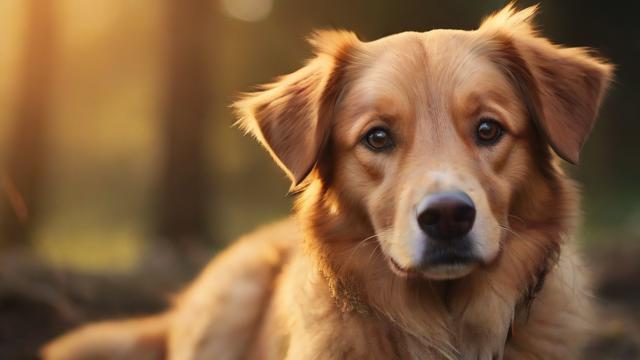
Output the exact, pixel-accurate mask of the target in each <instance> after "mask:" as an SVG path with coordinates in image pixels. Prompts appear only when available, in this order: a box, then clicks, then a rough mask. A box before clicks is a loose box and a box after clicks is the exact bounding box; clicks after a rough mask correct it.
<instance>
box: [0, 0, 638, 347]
mask: <svg viewBox="0 0 640 360" xmlns="http://www.w3.org/2000/svg"><path fill="white" fill-rule="evenodd" d="M533 3H534V2H532V1H519V2H517V4H518V6H519V7H524V6H527V5H531V4H533ZM505 4H506V1H498V0H483V1H464V0H403V1H391V0H353V1H339V0H324V1H313V0H305V1H301V0H162V1H156V0H137V1H127V0H92V1H85V0H56V1H53V0H0V359H29V358H34V357H35V354H36V350H37V348H38V346H40V345H41V344H42V343H43V342H44V341H46V340H49V339H51V338H52V337H53V336H55V335H57V334H59V333H61V332H62V331H64V330H67V329H69V328H72V327H74V326H77V325H79V324H82V323H84V322H87V321H93V320H96V319H104V318H116V317H125V316H130V315H138V314H146V313H150V312H155V311H159V310H162V309H163V308H165V307H166V306H167V304H168V302H169V301H170V298H171V294H172V293H175V292H177V291H179V289H180V288H181V287H182V286H184V284H185V283H186V281H188V280H189V279H190V278H192V277H193V276H194V274H195V273H197V271H198V270H199V269H200V268H201V267H202V266H203V265H204V264H205V263H206V261H207V260H208V259H210V258H211V257H212V256H213V255H214V254H215V253H216V251H218V250H219V249H220V248H222V247H224V246H225V245H227V244H228V243H229V242H230V241H232V240H233V239H234V238H236V237H237V236H239V235H240V234H242V233H244V232H247V231H250V230H251V229H253V228H255V227H256V226H257V225H259V224H262V223H266V222H269V221H272V220H275V219H277V218H280V217H283V216H285V215H286V214H287V213H288V212H289V211H290V207H291V198H287V197H286V196H285V195H286V192H287V189H288V187H289V183H288V181H287V179H286V178H285V176H284V175H283V174H282V173H281V172H280V171H279V170H278V169H277V168H276V166H275V165H274V164H272V162H271V160H270V159H269V157H268V155H267V154H266V153H265V152H264V151H263V150H262V149H261V148H260V147H259V146H258V145H257V144H256V143H254V141H253V140H252V139H250V138H248V137H244V136H243V135H242V134H241V132H240V131H238V130H237V129H235V128H233V127H232V126H231V125H232V123H233V121H234V119H233V116H232V114H231V111H230V109H229V106H228V105H229V104H230V103H231V102H232V101H233V99H234V98H235V96H236V94H238V92H241V91H248V90H251V89H253V85H256V84H261V83H265V82H268V81H270V80H271V79H272V78H273V77H274V76H276V75H280V74H284V73H287V72H291V71H293V70H295V69H297V68H298V67H299V66H301V64H302V63H303V61H304V60H305V59H306V58H308V57H309V56H310V52H309V48H308V46H307V44H306V43H305V37H306V36H307V35H308V34H309V33H310V32H311V31H312V30H313V29H317V28H345V29H349V30H353V31H355V32H356V33H357V34H358V35H359V37H360V38H361V39H363V40H373V39H376V38H379V37H382V36H385V35H389V34H392V33H396V32H400V31H405V30H416V31H426V30H429V29H433V28H461V29H473V28H475V27H476V26H477V25H478V24H479V23H480V20H481V18H482V17H484V16H485V15H487V14H489V13H490V12H493V11H495V10H497V9H499V8H501V7H502V6H504V5H505ZM634 7H637V5H635V3H633V2H624V1H617V2H616V1H607V2H603V1H585V0H565V1H562V2H560V1H542V2H541V11H540V14H539V16H538V24H540V26H541V28H542V30H543V33H544V34H545V35H547V36H548V37H550V38H551V39H553V40H554V41H555V42H558V43H562V44H566V45H573V46H588V47H593V48H596V49H598V50H599V52H600V53H601V54H602V55H603V56H605V57H607V58H609V59H611V60H612V61H613V62H614V63H615V64H616V65H617V67H618V70H617V76H616V79H617V81H616V83H615V84H614V86H613V88H612V90H611V92H610V95H609V96H608V98H607V100H606V103H605V105H604V108H603V110H602V112H601V116H600V120H599V122H598V124H597V125H596V128H595V131H594V133H593V135H592V137H591V138H590V140H589V142H588V143H587V145H586V148H585V150H584V153H583V156H582V159H581V164H580V166H579V167H576V168H569V171H570V172H571V173H573V174H574V175H575V176H576V177H577V178H578V179H579V180H580V182H581V183H582V184H583V185H584V195H585V198H584V204H583V205H584V210H585V219H584V224H583V227H582V229H581V234H580V235H581V236H580V243H581V245H583V248H584V251H585V252H586V254H587V256H588V258H589V267H591V268H592V269H594V271H595V272H596V275H597V277H596V278H597V281H596V286H597V296H598V297H599V298H600V300H601V302H602V303H603V305H604V306H603V313H604V320H603V322H602V323H601V324H600V325H601V326H600V328H599V330H598V335H597V337H596V338H595V339H594V341H593V343H592V344H591V345H590V348H589V351H588V352H587V354H586V355H585V358H590V359H602V358H607V359H638V358H640V287H639V285H638V284H639V283H638V279H639V278H640V261H638V260H637V259H638V258H639V257H640V246H639V243H640V242H639V241H638V240H640V189H638V185H640V160H639V157H640V145H639V143H638V134H640V118H639V115H640V109H639V107H638V106H639V103H640V101H639V100H640V69H639V66H638V64H640V27H638V23H637V20H636V14H637V11H638V10H639V9H638V8H634Z"/></svg>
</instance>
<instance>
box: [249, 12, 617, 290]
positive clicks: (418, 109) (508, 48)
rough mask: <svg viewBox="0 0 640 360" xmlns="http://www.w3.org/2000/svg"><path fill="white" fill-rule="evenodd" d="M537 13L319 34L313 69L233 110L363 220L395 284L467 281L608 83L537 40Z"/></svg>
mask: <svg viewBox="0 0 640 360" xmlns="http://www.w3.org/2000/svg"><path fill="white" fill-rule="evenodd" d="M533 12H534V10H533V9H527V10H524V11H522V12H519V13H515V12H513V10H512V9H511V8H507V9H505V10H503V11H502V12H500V13H498V14H497V15H495V16H494V17H492V18H490V19H489V20H487V21H486V22H485V23H484V24H483V25H482V26H481V28H480V29H479V30H476V31H458V30H434V31H430V32H426V33H402V34H397V35H392V36H389V37H386V38H383V39H380V40H377V41H373V42H369V43H362V42H360V41H358V40H357V39H356V38H355V37H354V36H353V35H350V34H346V33H335V32H334V33H324V34H321V35H319V36H318V37H317V38H316V39H315V41H314V42H315V43H316V46H317V48H318V57H317V58H316V59H314V60H313V61H311V62H310V63H309V64H308V65H307V66H306V67H305V68H303V69H301V70H299V71H298V72H296V73H293V74H291V75H289V76H287V77H284V78H283V79H282V80H280V81H279V82H278V83H276V84H274V85H273V86H272V87H270V88H268V89H267V90H265V91H264V92H262V93H259V94H257V95H253V96H250V97H248V98H247V99H245V100H242V101H241V102H239V104H238V107H239V108H240V110H241V111H242V112H243V116H244V121H245V124H244V125H245V126H246V127H247V128H248V129H249V130H250V131H253V132H254V134H256V135H257V136H258V137H259V139H260V140H261V141H263V143H264V144H266V145H267V147H268V149H269V150H270V151H271V152H272V154H273V155H274V158H275V159H276V161H277V162H278V163H279V164H280V165H281V166H282V167H283V168H284V169H285V170H286V171H287V173H288V174H289V175H290V176H291V177H292V179H293V180H294V182H296V183H300V182H301V181H302V180H303V179H305V177H307V176H308V174H309V173H310V172H311V173H312V174H313V175H312V179H310V180H309V181H319V182H322V183H323V185H324V186H325V187H327V189H328V190H330V191H331V192H332V194H334V195H335V196H332V197H327V198H328V199H329V198H332V199H337V200H335V201H334V202H335V203H333V204H331V205H330V206H329V207H330V208H331V209H332V211H335V212H340V211H350V212H354V211H358V212H360V213H362V214H363V216H364V217H366V218H367V220H368V222H369V223H370V226H371V227H372V229H373V232H374V235H375V237H376V238H377V241H378V242H379V243H380V246H381V248H382V251H383V253H384V255H385V256H386V258H387V259H388V262H389V266H390V267H391V269H392V270H393V271H395V272H396V273H397V274H399V275H401V276H406V275H412V276H413V275H420V276H426V277H428V278H432V279H452V278H458V277H461V276H464V275H466V274H468V273H469V272H471V271H472V270H473V269H474V268H476V267H477V266H479V265H486V264H490V263H491V262H492V261H493V260H494V259H495V258H496V257H497V256H498V254H499V252H500V249H501V243H502V242H503V241H504V240H503V237H504V236H505V234H506V231H508V223H509V218H510V216H514V211H515V210H514V209H516V208H517V207H518V202H519V201H522V196H521V194H522V193H523V192H525V191H531V184H532V183H538V182H539V181H538V182H537V181H535V180H536V179H541V178H544V177H545V176H546V174H545V169H547V168H549V167H550V166H553V164H552V162H553V160H554V156H552V155H551V152H550V150H549V149H550V148H553V149H554V150H555V152H556V153H557V154H558V155H559V156H561V157H562V158H564V159H566V160H568V161H571V162H576V161H577V157H578V154H579V151H580V148H581V146H582V144H583V142H584V140H585V138H586V136H587V134H588V132H589V131H590V129H591V127H592V125H593V121H594V119H595V115H596V113H597V108H598V106H599V103H600V98H601V96H602V93H603V91H604V88H605V87H606V83H607V81H608V79H609V76H610V71H611V70H610V66H609V65H606V64H604V63H603V62H601V61H599V60H597V59H595V58H593V57H591V56H589V55H587V54H586V53H585V52H583V51H580V50H575V49H562V48H559V47H557V46H554V45H552V44H551V43H549V42H548V41H546V40H545V39H543V38H540V37H538V36H537V35H535V34H534V33H533V31H532V30H531V28H530V25H529V23H528V19H529V17H531V16H532V14H533ZM314 168H318V170H317V171H313V170H314ZM542 182H544V181H542ZM535 191H545V189H544V187H536V188H535ZM541 195H542V194H541ZM327 201H331V200H327ZM346 209H348V210H346Z"/></svg>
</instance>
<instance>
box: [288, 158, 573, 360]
mask: <svg viewBox="0 0 640 360" xmlns="http://www.w3.org/2000/svg"><path fill="white" fill-rule="evenodd" d="M544 173H545V175H541V176H545V177H546V181H544V182H537V183H538V184H544V186H545V188H544V189H534V188H529V189H523V191H522V192H521V194H519V196H520V197H521V199H519V200H515V201H514V202H513V203H514V205H513V207H512V211H511V213H510V216H509V227H508V229H507V232H506V234H505V237H504V239H503V243H502V250H503V251H502V253H501V255H500V256H499V257H498V258H497V259H496V260H495V261H494V262H493V263H491V264H488V265H485V266H483V267H482V268H480V269H478V270H476V271H475V272H474V273H472V274H470V275H468V276H467V277H464V278H462V279H458V280H451V281H430V280H426V279H418V278H415V279H402V278H400V277H398V276H397V275H395V274H393V273H392V271H391V270H390V269H389V267H388V265H387V261H386V258H385V256H384V255H383V254H382V251H381V250H380V247H379V245H378V242H377V239H376V234H375V231H374V230H373V227H372V225H371V224H370V222H369V221H368V218H367V216H366V215H365V214H363V213H362V212H361V211H354V209H353V208H348V207H347V206H348V205H346V204H343V203H341V202H340V199H339V198H338V197H337V195H336V194H335V193H334V192H333V191H332V189H331V188H330V187H328V186H326V185H325V184H323V182H322V181H321V180H320V179H319V178H316V179H312V181H310V183H309V184H308V186H307V188H306V189H305V190H304V192H303V194H302V195H301V199H300V201H299V202H298V205H299V206H298V212H299V213H300V214H301V215H302V216H300V218H301V219H305V221H306V222H305V223H303V224H302V225H303V228H304V230H305V251H306V252H307V255H308V256H310V257H311V259H313V260H314V261H315V266H316V268H317V270H318V271H319V272H320V274H321V275H322V277H323V278H324V279H325V280H326V283H327V286H328V288H329V290H330V293H331V296H332V298H333V299H334V301H335V304H336V307H337V310H338V311H341V312H348V313H355V314H358V316H362V317H376V318H378V319H380V318H382V319H385V321H386V323H387V324H388V325H389V326H390V327H391V328H392V329H394V331H398V332H400V333H401V334H403V335H404V336H405V338H408V339H410V340H409V341H414V342H416V341H417V342H418V343H419V345H420V346H423V347H426V348H430V349H432V350H433V353H435V354H438V353H439V354H441V355H443V356H444V357H455V355H454V354H455V353H456V350H455V346H456V345H455V344H456V343H457V342H459V341H460V340H459V339H457V338H456V332H457V330H458V328H459V325H458V324H457V323H458V320H459V319H460V318H461V317H463V315H464V313H465V312H466V311H467V308H468V307H469V305H470V304H471V302H473V301H474V300H475V299H476V297H478V296H482V294H483V293H484V292H495V293H496V294H497V297H498V298H500V299H504V301H505V302H507V303H508V304H507V306H510V307H511V308H512V309H513V311H514V317H515V318H517V319H524V321H526V318H527V316H526V312H527V311H529V308H530V304H531V302H532V301H533V300H534V299H535V295H536V293H537V292H538V291H540V290H541V288H542V287H543V284H544V277H545V276H546V274H547V273H548V272H549V271H551V270H552V268H553V267H554V266H555V265H556V263H557V261H558V257H559V253H560V248H561V244H562V242H563V241H564V240H565V239H566V238H567V237H568V236H569V234H570V232H571V230H572V229H573V227H574V226H573V224H574V217H575V216H574V215H575V214H576V213H577V200H576V199H577V190H576V187H575V185H574V183H573V182H572V181H571V180H569V179H567V178H566V177H565V176H564V174H563V172H562V170H561V169H560V168H559V167H558V166H556V165H553V164H551V166H550V167H549V168H548V169H545V172H544ZM533 183H535V182H532V184H533ZM531 186H533V185H531ZM561 214H563V215H562V216H561ZM566 214H569V215H568V216H567V215H566ZM525 257H526V258H528V259H527V261H524V258H525ZM531 259H533V260H534V261H531ZM504 267H508V268H509V270H508V271H505V270H504ZM500 268H502V269H500ZM498 269H500V271H499V270H498ZM478 284H483V285H484V286H480V285H478ZM486 284H489V286H486ZM513 289H517V290H515V291H517V292H515V293H514V292H513V291H514V290H513Z"/></svg>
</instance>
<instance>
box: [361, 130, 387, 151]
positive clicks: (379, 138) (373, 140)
mask: <svg viewBox="0 0 640 360" xmlns="http://www.w3.org/2000/svg"><path fill="white" fill-rule="evenodd" d="M362 142H363V143H364V144H365V145H366V146H367V147H368V148H369V149H371V150H373V151H378V152H379V151H385V150H388V149H390V148H392V147H393V145H394V144H393V139H392V138H391V133H390V132H389V130H388V129H385V128H380V127H375V128H373V129H371V130H369V131H367V133H366V134H365V135H364V137H363V138H362Z"/></svg>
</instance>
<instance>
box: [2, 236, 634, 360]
mask: <svg viewBox="0 0 640 360" xmlns="http://www.w3.org/2000/svg"><path fill="white" fill-rule="evenodd" d="M590 249H591V250H590V251H589V253H588V256H587V258H588V264H591V265H592V266H591V267H592V268H593V269H594V270H595V273H596V279H595V280H596V296H597V298H598V301H599V302H600V304H601V311H602V320H601V321H600V322H599V324H598V329H597V334H596V336H595V337H594V339H593V341H592V342H591V343H590V344H589V346H588V348H587V349H586V351H585V353H584V357H583V358H584V359H587V360H595V359H620V360H624V359H640V286H639V283H638V279H640V261H638V258H640V244H639V245H630V244H629V243H625V244H624V245H607V246H604V245H602V246H600V245H598V246H592V247H590ZM150 258H152V259H153V260H151V261H148V262H147V263H146V264H145V266H142V267H141V269H145V270H141V271H139V272H137V273H135V274H121V275H89V274H86V273H82V274H80V273H74V272H72V271H64V270H60V269H56V268H52V267H51V266H46V265H43V264H42V263H41V262H39V261H36V260H35V259H33V257H32V256H31V255H29V254H28V253H21V252H19V251H14V252H11V253H8V254H5V255H4V256H1V257H0V359H35V358H37V349H38V348H39V347H40V346H41V345H42V344H43V343H44V342H46V341H48V340H50V339H51V338H53V337H54V336H55V335H58V334H60V333H62V332H63V331H65V330H68V329H71V328H73V327H75V326H77V325H79V324H82V323H85V322H89V321H94V320H99V319H107V318H122V317H127V316H131V315H144V314H151V313H156V312H158V311H161V310H162V309H164V308H166V307H167V306H168V304H169V302H170V298H171V294H172V293H175V292H176V291H178V290H179V289H180V287H181V286H182V285H183V284H184V283H185V282H186V281H188V279H189V277H190V276H191V275H190V274H191V273H193V272H194V271H193V270H187V271H182V272H180V273H177V272H176V271H175V269H177V268H184V266H182V265H181V264H179V263H178V262H177V261H176V260H175V259H170V258H168V257H163V256H162V254H154V255H153V256H151V257H150Z"/></svg>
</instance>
